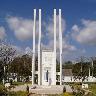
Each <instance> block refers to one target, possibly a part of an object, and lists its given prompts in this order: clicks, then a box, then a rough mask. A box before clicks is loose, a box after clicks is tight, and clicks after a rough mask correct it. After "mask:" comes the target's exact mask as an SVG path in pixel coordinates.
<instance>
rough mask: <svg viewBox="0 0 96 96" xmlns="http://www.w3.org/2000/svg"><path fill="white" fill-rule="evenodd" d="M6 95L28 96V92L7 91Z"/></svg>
mask: <svg viewBox="0 0 96 96" xmlns="http://www.w3.org/2000/svg"><path fill="white" fill-rule="evenodd" d="M8 96H28V93H27V92H25V91H18V92H9V93H8Z"/></svg>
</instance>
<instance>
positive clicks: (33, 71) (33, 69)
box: [32, 9, 36, 85]
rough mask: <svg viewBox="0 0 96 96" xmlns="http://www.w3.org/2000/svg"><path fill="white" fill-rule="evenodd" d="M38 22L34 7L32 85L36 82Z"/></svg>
mask: <svg viewBox="0 0 96 96" xmlns="http://www.w3.org/2000/svg"><path fill="white" fill-rule="evenodd" d="M35 23H36V9H34V25H33V57H32V85H33V84H34V75H35V74H34V73H35V25H36V24H35Z"/></svg>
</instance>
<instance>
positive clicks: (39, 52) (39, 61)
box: [38, 9, 41, 85]
mask: <svg viewBox="0 0 96 96" xmlns="http://www.w3.org/2000/svg"><path fill="white" fill-rule="evenodd" d="M38 85H41V9H39V40H38Z"/></svg>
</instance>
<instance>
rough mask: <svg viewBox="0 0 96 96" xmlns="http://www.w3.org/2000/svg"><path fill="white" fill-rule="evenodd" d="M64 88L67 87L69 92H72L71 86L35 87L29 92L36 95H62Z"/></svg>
mask: <svg viewBox="0 0 96 96" xmlns="http://www.w3.org/2000/svg"><path fill="white" fill-rule="evenodd" d="M64 86H65V87H66V91H67V92H72V90H71V88H70V86H68V85H55V86H38V85H34V86H32V87H30V90H29V92H30V93H34V94H62V93H63V87H64ZM35 87H36V88H35ZM33 88H35V89H33Z"/></svg>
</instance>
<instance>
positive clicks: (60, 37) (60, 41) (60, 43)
mask: <svg viewBox="0 0 96 96" xmlns="http://www.w3.org/2000/svg"><path fill="white" fill-rule="evenodd" d="M61 29H62V28H61V9H59V47H60V85H62V30H61Z"/></svg>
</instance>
